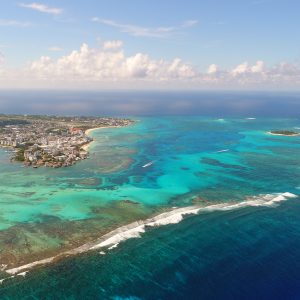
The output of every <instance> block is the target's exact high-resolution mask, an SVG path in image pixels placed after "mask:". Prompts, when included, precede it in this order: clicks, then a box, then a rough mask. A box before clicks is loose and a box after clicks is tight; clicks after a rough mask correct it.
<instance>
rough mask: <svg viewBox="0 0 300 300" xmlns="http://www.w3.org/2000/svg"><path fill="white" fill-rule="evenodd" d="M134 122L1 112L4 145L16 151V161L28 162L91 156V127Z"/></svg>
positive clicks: (59, 162) (56, 163)
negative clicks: (6, 113) (89, 153)
mask: <svg viewBox="0 0 300 300" xmlns="http://www.w3.org/2000/svg"><path fill="white" fill-rule="evenodd" d="M132 123H133V121H132V120H130V119H123V118H108V117H102V118H99V117H78V116H77V117H59V116H42V115H37V116H34V115H0V146H1V147H7V148H8V149H10V150H11V151H12V153H13V155H12V157H11V160H12V161H20V162H23V163H24V164H25V165H26V166H32V167H34V168H37V167H40V166H45V167H54V168H59V167H67V166H71V165H73V164H74V163H75V162H76V161H79V160H82V159H86V158H87V157H88V152H87V147H86V146H87V145H88V144H89V143H90V142H92V141H93V139H92V138H91V137H90V136H88V134H89V130H91V129H96V128H106V127H122V126H128V125H130V124H132Z"/></svg>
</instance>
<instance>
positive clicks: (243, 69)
mask: <svg viewBox="0 0 300 300" xmlns="http://www.w3.org/2000/svg"><path fill="white" fill-rule="evenodd" d="M248 71H249V66H248V62H246V61H245V62H244V63H242V64H240V65H238V66H236V67H235V68H234V69H233V70H232V71H231V73H232V75H233V76H237V75H239V74H243V73H246V72H248Z"/></svg>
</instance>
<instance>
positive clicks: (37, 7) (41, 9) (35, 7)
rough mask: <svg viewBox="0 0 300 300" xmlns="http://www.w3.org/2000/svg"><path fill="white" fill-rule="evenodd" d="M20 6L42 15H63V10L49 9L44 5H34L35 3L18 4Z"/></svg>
mask: <svg viewBox="0 0 300 300" xmlns="http://www.w3.org/2000/svg"><path fill="white" fill-rule="evenodd" d="M20 6H21V7H25V8H30V9H33V10H37V11H39V12H42V13H47V14H52V15H60V14H62V13H63V9H61V8H56V7H49V6H47V5H45V4H41V3H36V2H33V3H29V4H25V3H20Z"/></svg>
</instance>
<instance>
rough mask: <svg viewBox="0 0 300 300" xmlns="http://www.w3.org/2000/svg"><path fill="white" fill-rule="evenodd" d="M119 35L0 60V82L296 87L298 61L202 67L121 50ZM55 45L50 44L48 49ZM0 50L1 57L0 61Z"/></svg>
mask: <svg viewBox="0 0 300 300" xmlns="http://www.w3.org/2000/svg"><path fill="white" fill-rule="evenodd" d="M122 45H123V44H122V42H121V41H119V40H112V41H105V42H104V43H103V44H102V45H101V46H100V47H99V48H92V47H89V46H88V45H87V44H82V46H81V47H80V48H79V49H78V50H74V51H72V52H70V53H69V54H67V55H64V56H60V57H59V58H57V59H54V58H52V57H50V56H42V57H40V58H39V59H37V60H35V61H32V62H30V63H28V64H27V65H26V66H25V67H23V68H21V69H17V70H12V69H7V68H4V65H3V64H2V67H1V63H0V71H1V72H0V79H1V80H0V86H2V87H6V88H7V87H9V86H14V87H15V86H20V85H22V84H23V86H22V87H53V88H58V87H63V88H65V87H73V88H89V87H93V88H97V87H98V88H99V87H106V88H145V87H146V88H149V87H150V88H153V87H154V88H175V89H179V88H196V89H198V88H214V89H217V88H220V89H224V88H228V89H242V88H282V89H286V88H294V89H295V88H298V89H299V87H300V66H299V64H295V63H294V64H293V63H287V62H282V63H279V64H277V65H274V66H270V67H268V66H267V65H266V64H265V63H264V62H263V61H262V60H258V61H257V62H255V63H250V62H243V63H241V64H238V65H236V66H234V67H232V68H228V69H227V70H226V69H222V68H221V67H220V66H218V65H217V64H214V63H212V64H210V65H209V66H208V68H207V70H206V71H203V72H201V71H200V70H198V69H197V68H196V67H194V66H192V65H191V64H189V63H187V62H184V61H182V60H181V59H180V58H174V59H170V60H166V59H162V58H161V59H154V58H152V57H151V56H150V55H148V54H146V53H139V52H138V53H135V54H133V55H126V53H125V52H124V50H123V49H122ZM53 50H54V49H53ZM1 60H3V59H1V56H0V62H1Z"/></svg>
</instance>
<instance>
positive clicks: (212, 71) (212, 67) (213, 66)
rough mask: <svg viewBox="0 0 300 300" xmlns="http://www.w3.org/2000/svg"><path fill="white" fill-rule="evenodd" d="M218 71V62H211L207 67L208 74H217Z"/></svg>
mask: <svg viewBox="0 0 300 300" xmlns="http://www.w3.org/2000/svg"><path fill="white" fill-rule="evenodd" d="M217 71H218V66H217V65H216V64H211V65H210V66H209V67H208V69H207V73H208V74H216V73H217Z"/></svg>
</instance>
